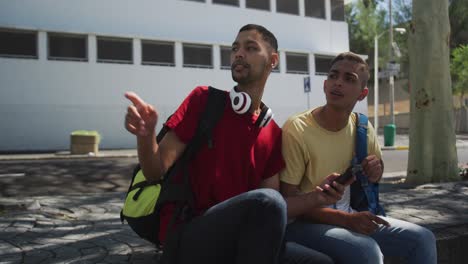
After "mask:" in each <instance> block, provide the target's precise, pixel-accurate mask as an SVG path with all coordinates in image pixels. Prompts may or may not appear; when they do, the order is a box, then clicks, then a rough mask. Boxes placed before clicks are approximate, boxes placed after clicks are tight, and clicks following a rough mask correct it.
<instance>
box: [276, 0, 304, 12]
mask: <svg viewBox="0 0 468 264" xmlns="http://www.w3.org/2000/svg"><path fill="white" fill-rule="evenodd" d="M276 12H278V13H286V14H293V15H299V0H276Z"/></svg>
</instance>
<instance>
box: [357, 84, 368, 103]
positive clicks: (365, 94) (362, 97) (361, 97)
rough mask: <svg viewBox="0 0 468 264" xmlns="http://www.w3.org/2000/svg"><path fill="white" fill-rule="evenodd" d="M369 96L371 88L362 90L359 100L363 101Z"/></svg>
mask: <svg viewBox="0 0 468 264" xmlns="http://www.w3.org/2000/svg"><path fill="white" fill-rule="evenodd" d="M367 94H369V88H367V87H364V89H362V91H361V94H360V95H359V97H358V100H359V101H362V100H363V99H364V98H366V96H367Z"/></svg>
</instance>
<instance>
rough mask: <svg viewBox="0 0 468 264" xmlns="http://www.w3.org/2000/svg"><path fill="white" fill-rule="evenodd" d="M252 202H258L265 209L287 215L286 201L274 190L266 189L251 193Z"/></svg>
mask: <svg viewBox="0 0 468 264" xmlns="http://www.w3.org/2000/svg"><path fill="white" fill-rule="evenodd" d="M249 195H251V196H252V200H254V201H256V202H258V204H259V205H260V206H261V207H263V208H270V209H273V210H277V211H279V212H281V213H286V201H285V200H284V198H283V196H281V194H280V193H279V192H277V191H276V190H273V189H269V188H264V189H257V190H254V191H250V192H249Z"/></svg>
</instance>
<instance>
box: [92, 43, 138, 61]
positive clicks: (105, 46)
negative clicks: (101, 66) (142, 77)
mask: <svg viewBox="0 0 468 264" xmlns="http://www.w3.org/2000/svg"><path fill="white" fill-rule="evenodd" d="M97 61H98V62H109V63H133V45H132V40H131V39H124V38H106V37H98V38H97Z"/></svg>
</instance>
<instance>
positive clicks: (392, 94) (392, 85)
mask: <svg viewBox="0 0 468 264" xmlns="http://www.w3.org/2000/svg"><path fill="white" fill-rule="evenodd" d="M388 13H389V21H390V32H389V33H390V38H389V39H390V45H389V47H390V54H389V55H390V56H389V58H390V63H393V22H392V20H393V19H392V0H389V1H388ZM389 85H390V89H389V90H390V97H389V99H390V124H395V112H394V111H395V108H394V105H395V79H394V77H393V74H391V75H390V77H389Z"/></svg>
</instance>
